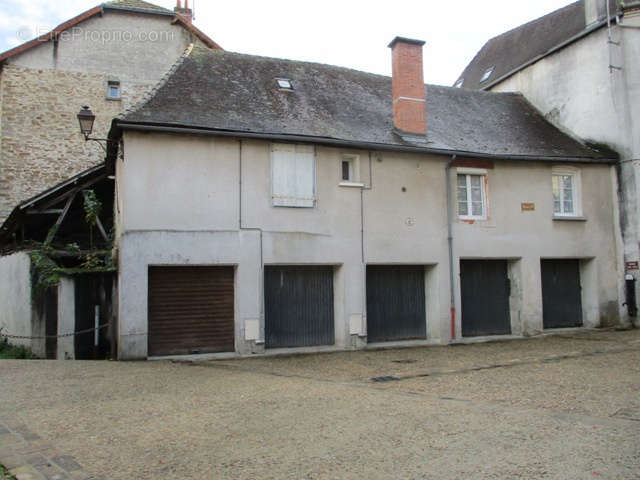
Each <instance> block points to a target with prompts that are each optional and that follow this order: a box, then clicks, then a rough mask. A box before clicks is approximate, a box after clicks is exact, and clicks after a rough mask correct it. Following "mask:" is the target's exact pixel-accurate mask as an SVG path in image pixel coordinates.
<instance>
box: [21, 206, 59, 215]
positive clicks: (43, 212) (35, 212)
mask: <svg viewBox="0 0 640 480" xmlns="http://www.w3.org/2000/svg"><path fill="white" fill-rule="evenodd" d="M62 211H63V209H62V208H50V209H48V210H27V215H49V214H57V215H60V214H61V213H62Z"/></svg>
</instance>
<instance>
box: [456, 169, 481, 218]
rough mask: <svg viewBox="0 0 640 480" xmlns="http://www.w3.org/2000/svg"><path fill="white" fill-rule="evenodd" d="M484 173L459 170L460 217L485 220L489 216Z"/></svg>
mask: <svg viewBox="0 0 640 480" xmlns="http://www.w3.org/2000/svg"><path fill="white" fill-rule="evenodd" d="M485 178H486V175H485V174H484V173H482V174H480V173H475V172H474V173H471V172H463V173H460V169H459V170H458V217H460V218H464V219H475V220H484V219H486V217H487V199H486V192H485Z"/></svg>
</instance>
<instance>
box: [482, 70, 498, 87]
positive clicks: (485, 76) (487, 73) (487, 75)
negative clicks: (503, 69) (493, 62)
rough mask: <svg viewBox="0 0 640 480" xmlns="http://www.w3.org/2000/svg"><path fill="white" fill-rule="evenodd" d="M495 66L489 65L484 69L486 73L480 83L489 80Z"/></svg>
mask: <svg viewBox="0 0 640 480" xmlns="http://www.w3.org/2000/svg"><path fill="white" fill-rule="evenodd" d="M494 68H496V67H489V68H487V69H486V70H485V71H484V73H483V74H482V78H481V79H480V83H482V82H486V81H487V80H489V77H490V76H491V74H492V73H493V69H494Z"/></svg>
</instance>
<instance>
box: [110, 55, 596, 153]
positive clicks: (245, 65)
mask: <svg viewBox="0 0 640 480" xmlns="http://www.w3.org/2000/svg"><path fill="white" fill-rule="evenodd" d="M276 78H286V79H289V80H290V81H291V84H292V86H293V90H290V91H287V90H283V89H281V88H279V87H278V85H277V83H276ZM425 88H426V89H427V125H428V126H427V130H428V132H427V135H426V139H425V138H417V137H411V138H409V137H406V136H405V137H403V136H401V135H400V134H399V133H398V132H397V131H396V130H395V129H394V125H393V113H392V100H391V78H389V77H386V76H382V75H375V74H371V73H365V72H361V71H356V70H350V69H346V68H341V67H335V66H330V65H323V64H317V63H309V62H300V61H291V60H282V59H276V58H266V57H258V56H252V55H243V54H238V53H231V52H224V51H212V50H207V49H203V48H194V49H193V50H192V51H191V53H190V54H189V55H188V56H186V58H183V59H181V63H180V64H179V65H178V66H177V68H176V69H175V71H174V73H173V74H172V75H171V76H170V77H169V78H168V79H167V80H166V81H164V83H163V84H162V85H161V86H160V87H159V88H158V90H157V92H156V93H155V95H154V96H153V97H151V98H150V99H149V100H148V101H147V102H146V103H145V104H144V105H142V106H141V107H140V108H138V109H137V110H135V111H133V112H130V113H128V114H126V115H125V116H124V118H122V119H119V120H116V121H115V122H114V126H115V127H116V128H114V130H113V131H112V134H116V133H117V131H118V128H120V127H121V128H142V127H143V126H144V127H145V128H147V129H148V128H156V129H164V130H167V129H168V130H171V129H184V128H190V129H201V130H208V131H209V132H212V133H216V134H228V135H235V136H254V137H256V136H257V137H261V138H280V139H284V140H286V139H291V140H296V141H309V142H314V143H328V144H354V145H355V144H358V145H361V146H363V145H364V144H366V145H368V146H369V148H372V149H374V148H398V149H409V150H410V149H420V150H423V151H424V150H427V151H432V152H436V153H444V154H447V153H449V154H453V153H456V154H459V155H463V154H469V155H475V156H490V157H502V158H523V159H527V158H528V159H565V160H568V159H583V160H587V161H588V160H589V159H592V160H595V161H601V160H602V159H603V158H604V155H603V154H601V153H599V152H597V151H594V150H592V149H590V148H588V147H586V146H584V145H583V144H581V143H580V142H578V141H576V140H575V139H573V138H571V137H569V136H567V135H565V134H564V133H562V132H561V131H560V130H558V129H557V128H555V127H554V126H553V125H551V124H550V123H549V122H547V121H546V120H545V119H544V117H543V116H542V115H541V114H540V113H539V112H538V111H537V110H535V108H534V107H532V106H531V104H529V103H528V102H527V101H526V100H525V98H524V97H523V96H522V95H520V94H513V93H490V92H482V91H471V90H465V89H456V88H452V87H442V86H435V85H428V86H425Z"/></svg>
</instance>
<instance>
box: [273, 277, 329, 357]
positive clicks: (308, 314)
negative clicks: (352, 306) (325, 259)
mask: <svg viewBox="0 0 640 480" xmlns="http://www.w3.org/2000/svg"><path fill="white" fill-rule="evenodd" d="M264 278H265V286H264V290H265V341H266V346H267V348H276V347H308V346H312V345H331V344H333V343H334V325H333V318H334V317H333V268H332V267H325V266H295V267H293V266H291V267H279V266H268V267H265V273H264Z"/></svg>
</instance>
